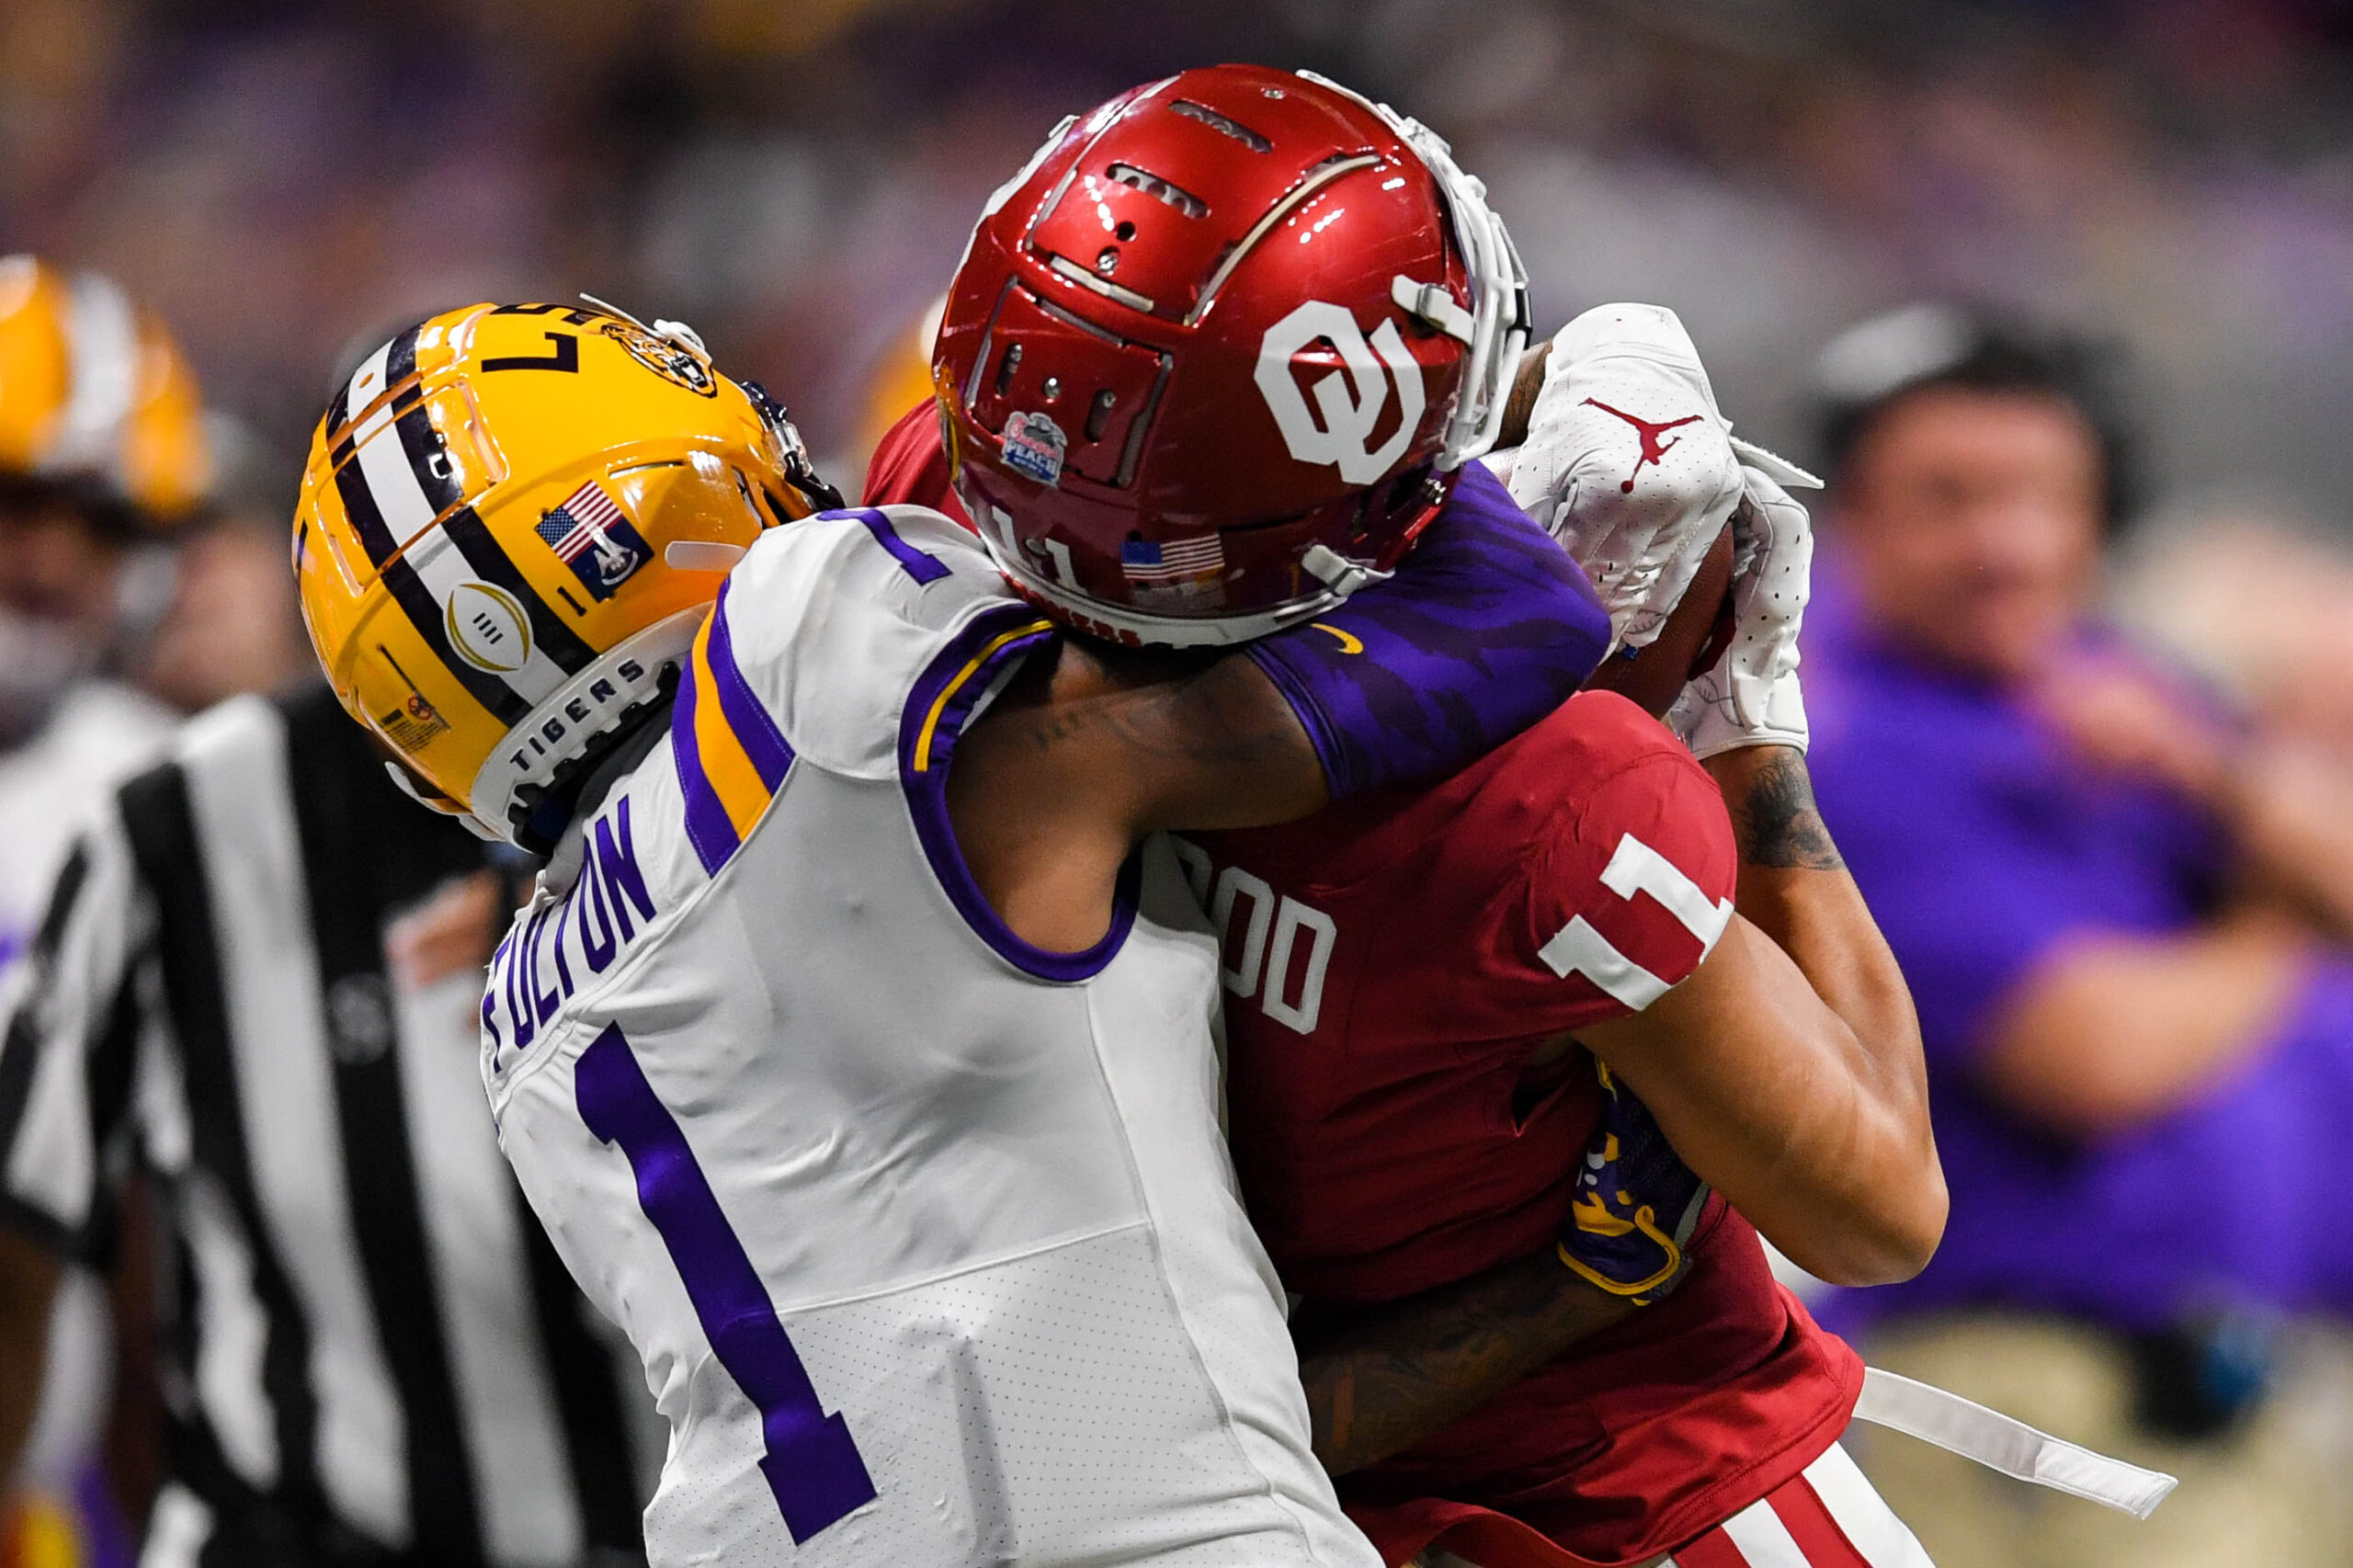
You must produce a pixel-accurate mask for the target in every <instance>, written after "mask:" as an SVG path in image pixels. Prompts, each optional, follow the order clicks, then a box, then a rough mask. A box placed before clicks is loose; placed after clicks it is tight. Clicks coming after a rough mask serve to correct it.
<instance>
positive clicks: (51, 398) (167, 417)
mask: <svg viewBox="0 0 2353 1568" xmlns="http://www.w3.org/2000/svg"><path fill="white" fill-rule="evenodd" d="M211 469H212V463H211V457H210V449H209V448H208V446H207V443H206V441H205V435H204V403H203V400H202V398H200V397H199V395H198V393H197V388H196V378H195V376H194V375H192V374H191V373H190V372H189V370H188V361H187V360H185V359H183V358H181V357H180V352H179V348H178V347H177V346H176V344H174V342H173V341H172V335H171V334H170V333H169V332H167V331H165V328H164V325H163V324H162V323H161V322H159V321H158V320H156V319H155V317H154V316H153V315H152V314H150V313H148V312H143V311H142V310H140V309H139V308H138V307H137V306H135V305H133V304H132V303H131V300H130V299H129V297H128V296H126V295H125V294H124V293H123V291H122V290H121V289H119V287H117V286H116V285H115V283H114V282H113V281H112V280H111V279H109V278H104V277H101V276H100V275H99V274H97V273H95V272H82V273H75V274H73V275H71V276H68V275H67V274H65V273H63V272H61V271H59V270H58V269H57V268H55V267H51V266H49V265H48V264H47V263H45V262H41V261H39V260H36V259H35V258H34V257H32V256H6V257H0V476H6V477H7V478H11V479H16V480H19V481H31V482H33V483H41V484H54V485H57V486H59V487H60V488H62V489H64V490H67V491H70V492H71V493H73V494H76V495H78V496H80V497H82V498H84V499H85V500H89V501H94V502H97V503H99V504H101V505H108V506H120V507H123V508H126V509H127V510H128V511H129V512H130V513H131V516H132V517H134V518H135V519H136V520H137V521H139V522H141V523H142V524H145V525H147V526H150V527H153V526H167V525H169V524H171V523H173V522H176V521H177V520H178V519H179V518H180V517H183V516H185V515H186V514H187V513H188V512H190V511H192V510H194V509H195V507H196V506H198V505H199V503H200V502H201V501H202V500H203V499H204V495H205V491H206V488H207V487H208V485H209V484H210V480H211Z"/></svg>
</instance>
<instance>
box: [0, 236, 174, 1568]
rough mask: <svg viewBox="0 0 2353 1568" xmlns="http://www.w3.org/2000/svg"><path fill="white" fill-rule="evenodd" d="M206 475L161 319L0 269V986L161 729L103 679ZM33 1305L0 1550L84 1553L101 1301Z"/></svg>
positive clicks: (71, 280) (130, 636)
mask: <svg viewBox="0 0 2353 1568" xmlns="http://www.w3.org/2000/svg"><path fill="white" fill-rule="evenodd" d="M209 472H210V460H209V456H208V450H207V444H206V441H205V437H204V431H203V425H202V415H201V410H200V406H199V401H198V397H197V393H196V388H195V385H194V382H193V380H192V378H191V377H190V376H189V374H188V369H187V366H186V364H185V363H184V362H183V360H182V359H181V358H180V356H179V352H178V350H177V348H176V346H175V345H174V343H173V342H172V340H171V338H170V336H169V335H168V334H166V333H165V330H164V328H163V326H162V325H161V324H160V323H158V322H157V321H156V320H155V319H154V318H153V316H152V315H149V314H147V313H146V312H142V311H141V310H140V309H139V308H138V307H137V306H135V305H134V304H133V303H132V302H131V301H130V300H129V299H128V298H127V297H126V296H125V295H124V294H123V292H122V290H120V289H119V288H118V287H117V286H116V285H115V284H114V283H113V282H112V281H111V280H110V279H108V278H103V277H100V276H98V275H97V274H93V273H78V274H69V273H67V272H64V271H63V270H61V269H59V268H57V267H51V266H48V265H46V264H44V263H41V262H39V261H36V260H35V259H34V258H33V257H31V256H10V257H6V258H0V977H4V976H6V975H7V974H8V973H10V972H11V971H13V970H14V968H15V967H16V965H15V960H16V957H17V954H18V953H19V952H20V951H21V950H22V949H24V948H25V946H26V945H27V944H28V942H30V941H31V940H32V937H33V931H34V926H35V923H36V922H37V921H38V919H39V917H40V910H41V907H42V904H43V903H44V902H45V901H46V899H47V897H48V890H49V885H50V883H51V881H52V880H53V879H54V878H55V877H56V875H57V872H58V869H59V867H60V865H61V864H62V863H63V861H64V859H65V858H66V852H67V847H68V846H69V845H70V844H71V843H72V842H73V839H74V834H75V833H76V832H77V831H78V829H79V828H80V827H81V826H82V825H83V824H85V823H86V822H87V821H89V820H90V817H91V814H92V812H93V811H94V809H95V806H96V802H97V801H98V800H99V799H101V798H102V797H103V795H104V793H105V791H106V790H107V789H108V788H109V787H110V786H111V785H113V784H114V783H115V782H116V781H118V780H119V779H120V778H122V777H123V776H124V775H125V774H127V773H129V772H131V771H132V770H133V769H135V768H137V767H141V766H143V765H144V764H145V763H146V761H147V760H148V759H149V758H151V757H152V756H154V755H155V753H156V752H157V751H159V750H160V749H161V747H162V745H163V743H164V739H165V735H166V734H167V733H168V730H169V723H170V716H169V714H168V713H167V712H165V710H163V709H162V708H161V707H159V706H158V705H157V704H155V703H154V702H153V700H151V699H148V698H146V697H145V696H143V695H142V694H140V693H139V692H137V691H136V690H134V689H132V688H131V687H129V686H127V685H124V684H122V683H121V682H120V681H119V680H117V679H115V678H112V677H113V676H114V675H115V674H116V673H117V672H118V671H119V667H120V665H121V664H122V662H123V654H124V652H125V649H126V647H127V645H128V644H129V643H131V642H134V641H136V639H137V635H138V631H139V629H140V625H141V623H142V622H146V621H149V620H151V619H152V607H153V604H154V603H155V601H156V600H157V599H158V598H159V597H160V595H158V594H157V593H156V592H155V588H156V585H158V584H159V583H160V582H162V581H164V580H165V579H167V577H168V574H169V567H168V565H167V564H166V563H165V560H164V559H163V550H164V546H163V545H162V544H161V543H160V541H161V540H163V539H164V538H165V536H167V535H168V534H170V533H171V532H173V531H175V530H176V529H177V528H181V527H184V526H185V525H186V524H187V522H188V519H189V517H191V515H192V514H194V513H196V512H197V511H198V510H199V508H200V505H201V500H202V495H203V492H204V488H205V484H206V482H207V479H208V477H209ZM5 1098H6V1092H5V1090H0V1099H5ZM8 1272H9V1273H10V1276H11V1278H13V1271H8ZM50 1296H51V1297H54V1299H55V1301H56V1302H57V1307H56V1310H55V1312H53V1313H51V1312H43V1313H42V1314H41V1315H40V1317H38V1318H35V1319H32V1320H31V1321H29V1322H27V1323H20V1324H17V1325H16V1332H17V1334H18V1335H20V1336H22V1335H31V1336H33V1337H34V1338H35V1339H36V1341H37V1340H38V1339H39V1337H40V1335H41V1334H42V1332H43V1331H44V1330H47V1331H48V1332H49V1333H50V1335H51V1344H50V1347H49V1350H50V1353H49V1356H48V1362H47V1364H48V1367H49V1369H50V1371H49V1377H48V1381H47V1385H46V1388H45V1390H43V1389H41V1388H40V1387H39V1386H38V1385H35V1386H29V1387H28V1386H12V1387H9V1388H8V1389H7V1391H6V1392H7V1394H8V1403H9V1404H10V1405H11V1407H12V1408H14V1409H17V1410H20V1411H22V1412H23V1413H24V1414H25V1415H31V1413H32V1411H33V1409H34V1399H33V1396H34V1395H35V1394H36V1393H40V1394H41V1395H42V1397H41V1399H40V1403H39V1409H40V1419H39V1423H38V1425H37V1426H36V1427H35V1429H34V1431H33V1433H32V1436H31V1438H30V1441H29V1443H28V1445H26V1447H25V1448H24V1449H23V1450H22V1451H23V1453H24V1455H25V1461H26V1462H25V1464H24V1467H23V1471H22V1473H21V1475H19V1474H18V1473H17V1465H16V1464H15V1463H14V1462H13V1461H14V1460H16V1459H17V1457H18V1453H19V1447H18V1445H19V1444H20V1443H21V1442H22V1441H23V1439H24V1434H22V1433H20V1432H10V1433H7V1434H6V1435H5V1440H0V1448H5V1449H6V1450H7V1455H8V1460H9V1461H10V1462H9V1463H7V1464H6V1466H5V1467H0V1550H5V1549H6V1546H7V1543H8V1541H9V1540H10V1539H11V1538H15V1539H17V1540H22V1541H25V1542H28V1543H30V1542H38V1541H40V1540H51V1541H60V1540H70V1539H71V1538H72V1537H74V1535H75V1534H77V1533H79V1534H81V1535H82V1536H84V1537H85V1539H98V1538H103V1536H104V1534H105V1529H106V1526H107V1523H108V1520H107V1518H106V1517H105V1516H106V1511H107V1503H106V1495H105V1488H104V1487H103V1485H101V1484H98V1483H97V1482H96V1479H95V1469H94V1465H95V1456H96V1450H97V1439H98V1427H99V1425H100V1422H101V1419H102V1417H103V1415H104V1411H105V1400H106V1392H107V1367H108V1353H107V1334H106V1324H107V1316H106V1310H105V1305H104V1295H103V1291H102V1290H101V1288H100V1286H99V1285H98V1283H97V1280H96V1279H95V1278H93V1277H91V1276H90V1275H88V1274H87V1273H85V1272H83V1271H80V1270H75V1271H72V1272H70V1273H68V1274H67V1275H65V1276H64V1277H63V1280H62V1281H61V1282H60V1283H59V1284H58V1285H57V1286H56V1287H55V1288H54V1289H53V1290H51V1292H50ZM48 1299H49V1298H47V1297H45V1298H44V1305H46V1303H47V1301H48ZM17 1365H18V1363H15V1362H12V1363H11V1371H12V1373H15V1369H16V1367H17ZM16 1375H17V1376H21V1374H16ZM11 1482H21V1483H23V1490H22V1494H21V1495H20V1496H18V1497H17V1503H16V1507H15V1513H16V1516H17V1517H15V1518H14V1519H13V1520H11V1519H10V1518H9V1517H6V1515H7V1513H8V1512H9V1510H8V1509H7V1508H6V1506H5V1500H6V1498H7V1496H8V1495H9V1494H10V1492H11V1490H12V1488H11V1487H10V1485H9V1483H11ZM75 1496H78V1497H79V1500H80V1501H79V1503H78V1505H77V1506H68V1505H67V1504H66V1502H65V1499H67V1498H69V1497H75ZM77 1514H78V1515H79V1516H80V1519H79V1529H78V1531H77V1530H76V1528H75V1526H74V1524H73V1523H72V1522H70V1521H71V1520H72V1519H73V1518H74V1516H75V1515H77ZM33 1549H34V1548H33V1547H32V1546H30V1545H28V1546H27V1550H33Z"/></svg>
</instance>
